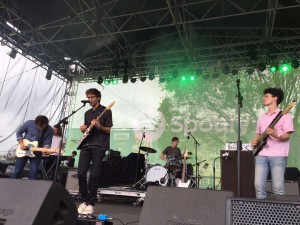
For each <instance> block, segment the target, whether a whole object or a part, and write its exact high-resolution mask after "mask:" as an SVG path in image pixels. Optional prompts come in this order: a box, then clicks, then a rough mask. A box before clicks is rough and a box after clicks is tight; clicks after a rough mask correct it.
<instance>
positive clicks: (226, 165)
mask: <svg viewBox="0 0 300 225" xmlns="http://www.w3.org/2000/svg"><path fill="white" fill-rule="evenodd" d="M224 153H226V155H227V153H228V156H226V157H223V156H222V155H223V154H224ZM220 154H221V187H222V190H226V191H233V192H234V194H235V196H237V192H238V191H237V151H225V150H221V152H220ZM240 156H241V168H240V169H241V170H240V174H241V177H240V182H241V186H240V197H249V198H255V188H254V156H253V153H252V152H250V151H241V155H240Z"/></svg>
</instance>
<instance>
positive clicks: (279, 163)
mask: <svg viewBox="0 0 300 225" xmlns="http://www.w3.org/2000/svg"><path fill="white" fill-rule="evenodd" d="M283 95H284V94H283V91H282V90H281V89H280V88H267V89H265V90H264V98H263V102H264V105H265V106H267V107H268V111H267V112H266V113H265V114H264V115H262V116H261V117H259V119H258V121H257V126H256V136H255V138H254V139H253V140H252V142H251V144H252V146H254V147H255V146H256V145H257V144H258V140H259V138H260V136H261V134H262V133H263V132H264V131H266V133H267V134H268V135H269V137H268V139H267V143H266V145H265V146H264V147H263V148H262V150H261V151H260V152H259V154H258V155H257V156H256V158H255V182H254V185H255V190H256V198H258V199H264V198H267V193H266V182H267V176H268V174H269V170H270V171H271V175H272V187H273V192H274V194H275V195H284V194H285V190H284V172H285V168H286V164H287V157H288V153H289V139H290V135H291V134H292V133H293V132H294V127H293V120H292V118H291V116H290V115H289V114H286V115H283V116H282V118H281V119H280V120H279V121H278V122H277V123H276V125H275V126H274V128H273V129H272V128H269V125H270V124H271V123H272V121H273V120H274V118H275V117H276V116H277V114H278V113H280V110H279V109H278V105H279V104H280V103H281V102H282V100H283Z"/></svg>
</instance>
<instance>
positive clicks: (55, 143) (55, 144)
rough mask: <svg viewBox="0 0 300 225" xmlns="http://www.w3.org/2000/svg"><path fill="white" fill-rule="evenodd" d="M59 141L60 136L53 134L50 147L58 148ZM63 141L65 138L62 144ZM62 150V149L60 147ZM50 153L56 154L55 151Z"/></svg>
mask: <svg viewBox="0 0 300 225" xmlns="http://www.w3.org/2000/svg"><path fill="white" fill-rule="evenodd" d="M60 141H61V136H57V135H53V138H52V143H51V148H54V149H59V147H60ZM64 143H65V138H64V140H63V145H64ZM62 151H63V149H62ZM50 155H57V153H52V154H50Z"/></svg>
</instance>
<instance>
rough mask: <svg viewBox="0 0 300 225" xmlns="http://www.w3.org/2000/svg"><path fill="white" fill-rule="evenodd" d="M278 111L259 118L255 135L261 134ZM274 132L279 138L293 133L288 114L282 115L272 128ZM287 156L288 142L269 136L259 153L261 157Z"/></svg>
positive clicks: (290, 118)
mask: <svg viewBox="0 0 300 225" xmlns="http://www.w3.org/2000/svg"><path fill="white" fill-rule="evenodd" d="M279 111H280V110H279V109H276V110H275V112H273V113H272V114H269V113H268V112H267V113H265V114H264V115H262V116H260V117H259V119H258V121H257V126H256V133H257V134H262V133H263V132H264V131H265V130H266V129H267V128H268V126H269V125H270V123H271V122H272V121H273V119H274V118H275V117H276V116H277V114H278V113H279ZM274 129H275V131H276V132H277V133H278V135H279V136H281V135H283V134H285V133H287V132H291V133H293V132H294V125H293V119H292V117H291V116H290V115H289V114H286V115H283V116H282V117H281V118H280V120H279V121H278V122H277V123H276V125H275V127H274ZM288 154H289V141H284V142H282V141H279V140H278V139H277V138H274V137H272V136H269V137H268V139H267V144H266V145H265V147H264V148H263V149H262V150H261V151H260V153H259V155H261V156H288Z"/></svg>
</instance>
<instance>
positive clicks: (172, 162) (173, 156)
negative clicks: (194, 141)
mask: <svg viewBox="0 0 300 225" xmlns="http://www.w3.org/2000/svg"><path fill="white" fill-rule="evenodd" d="M178 143H179V139H178V137H173V138H172V142H171V144H172V145H171V146H168V147H166V148H165V150H163V152H162V153H160V155H159V156H160V158H161V159H162V160H164V161H166V162H167V164H166V166H167V168H168V170H169V172H172V173H173V174H174V175H175V182H176V186H177V184H178V182H179V181H180V179H181V170H182V166H181V159H182V158H183V154H184V153H183V154H181V151H180V148H178V147H177V146H178Z"/></svg>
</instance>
